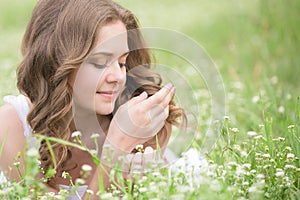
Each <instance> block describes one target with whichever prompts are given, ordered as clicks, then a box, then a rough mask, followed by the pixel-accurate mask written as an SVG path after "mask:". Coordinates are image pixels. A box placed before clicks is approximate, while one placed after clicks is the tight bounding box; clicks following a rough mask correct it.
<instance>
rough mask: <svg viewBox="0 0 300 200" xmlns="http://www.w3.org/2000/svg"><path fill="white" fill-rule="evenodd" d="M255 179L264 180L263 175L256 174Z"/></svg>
mask: <svg viewBox="0 0 300 200" xmlns="http://www.w3.org/2000/svg"><path fill="white" fill-rule="evenodd" d="M256 178H257V179H264V178H265V175H263V174H257V175H256Z"/></svg>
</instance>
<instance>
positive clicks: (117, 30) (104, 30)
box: [92, 20, 129, 55]
mask: <svg viewBox="0 0 300 200" xmlns="http://www.w3.org/2000/svg"><path fill="white" fill-rule="evenodd" d="M96 45H97V46H96V48H95V49H94V50H93V51H92V54H99V53H110V54H114V55H122V54H124V53H126V52H128V51H129V48H128V42H127V29H126V27H125V25H124V24H123V23H122V22H121V21H119V20H115V21H112V22H110V23H108V24H106V25H104V26H102V27H101V28H100V30H99V32H98V40H97V42H96Z"/></svg>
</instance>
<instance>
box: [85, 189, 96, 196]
mask: <svg viewBox="0 0 300 200" xmlns="http://www.w3.org/2000/svg"><path fill="white" fill-rule="evenodd" d="M86 193H87V194H89V195H93V194H94V191H93V190H90V189H87V190H86Z"/></svg>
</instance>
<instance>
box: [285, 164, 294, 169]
mask: <svg viewBox="0 0 300 200" xmlns="http://www.w3.org/2000/svg"><path fill="white" fill-rule="evenodd" d="M284 168H285V169H296V167H295V166H294V165H285V166H284Z"/></svg>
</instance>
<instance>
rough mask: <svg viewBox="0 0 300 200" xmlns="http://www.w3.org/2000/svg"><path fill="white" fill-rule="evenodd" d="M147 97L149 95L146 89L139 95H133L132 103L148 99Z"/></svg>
mask: <svg viewBox="0 0 300 200" xmlns="http://www.w3.org/2000/svg"><path fill="white" fill-rule="evenodd" d="M147 97H148V94H147V92H145V91H144V92H142V93H141V94H140V95H139V96H136V97H133V98H132V99H131V100H130V103H132V104H137V103H140V102H142V101H144V100H145V99H147Z"/></svg>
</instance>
